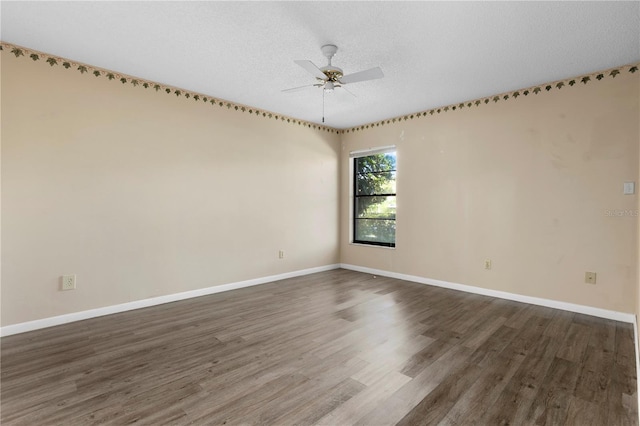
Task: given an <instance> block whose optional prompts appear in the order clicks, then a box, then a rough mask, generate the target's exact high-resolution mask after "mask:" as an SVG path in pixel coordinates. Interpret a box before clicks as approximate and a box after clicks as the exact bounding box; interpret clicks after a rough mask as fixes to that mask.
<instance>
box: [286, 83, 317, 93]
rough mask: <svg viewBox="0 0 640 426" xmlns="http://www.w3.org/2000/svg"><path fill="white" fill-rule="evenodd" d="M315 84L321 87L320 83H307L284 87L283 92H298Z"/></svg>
mask: <svg viewBox="0 0 640 426" xmlns="http://www.w3.org/2000/svg"><path fill="white" fill-rule="evenodd" d="M313 86H316V87H319V86H321V85H320V84H307V85H304V86H299V87H292V88H291V89H284V90H283V92H297V91H298V90H304V89H306V88H308V87H313Z"/></svg>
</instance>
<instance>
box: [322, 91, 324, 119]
mask: <svg viewBox="0 0 640 426" xmlns="http://www.w3.org/2000/svg"><path fill="white" fill-rule="evenodd" d="M322 122H323V123H324V88H323V89H322Z"/></svg>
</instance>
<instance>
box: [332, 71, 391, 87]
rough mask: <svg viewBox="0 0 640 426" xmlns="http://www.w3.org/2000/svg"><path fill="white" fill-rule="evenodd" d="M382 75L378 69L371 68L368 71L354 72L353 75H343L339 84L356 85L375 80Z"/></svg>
mask: <svg viewBox="0 0 640 426" xmlns="http://www.w3.org/2000/svg"><path fill="white" fill-rule="evenodd" d="M382 77H384V74H383V73H382V70H381V69H380V67H375V68H371V69H368V70H364V71H360V72H354V73H353V74H349V75H345V76H344V77H342V78H341V79H340V83H342V84H347V83H357V82H359V81H367V80H375V79H376V78H382Z"/></svg>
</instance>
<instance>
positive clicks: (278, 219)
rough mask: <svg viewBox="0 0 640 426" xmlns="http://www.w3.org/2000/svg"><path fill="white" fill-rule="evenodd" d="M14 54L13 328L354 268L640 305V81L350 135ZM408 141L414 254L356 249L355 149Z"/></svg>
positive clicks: (6, 147) (9, 318) (10, 187)
mask: <svg viewBox="0 0 640 426" xmlns="http://www.w3.org/2000/svg"><path fill="white" fill-rule="evenodd" d="M2 61H3V62H2V103H1V108H2V114H3V116H2V141H1V143H2V145H1V147H2V199H1V202H2V218H1V219H2V234H1V240H2V241H1V243H2V271H1V273H2V289H1V290H2V291H1V296H2V299H1V310H2V314H1V324H2V325H3V326H5V325H11V324H16V323H20V322H24V321H29V320H34V319H40V318H47V317H51V316H55V315H61V314H65V313H71V312H77V311H82V310H86V309H92V308H98V307H104V306H110V305H114V304H119V303H124V302H130V301H135V300H140V299H145V298H150V297H155V296H160V295H166V294H172V293H178V292H182V291H188V290H194V289H199V288H204V287H209V286H214V285H219V284H224V283H229V282H236V281H241V280H245V279H251V278H258V277H264V276H268V275H273V274H278V273H284V272H290V271H296V270H301V269H306V268H311V267H316V266H323V265H328V264H332V263H336V262H338V261H341V262H343V263H347V264H353V265H358V266H366V267H371V268H376V269H382V270H387V271H391V272H399V273H404V274H410V275H416V276H421V277H425V278H433V279H440V280H445V281H450V282H455V283H461V284H467V285H473V286H479V287H483V288H489V289H495V290H502V291H508V292H512V293H518V294H523V295H529V296H537V297H543V298H548V299H553V300H559V301H566V302H572V303H577V304H582V305H588V306H594V307H600V308H604V309H612V310H616V311H622V312H638V311H640V279H639V276H640V271H639V267H640V265H638V250H639V247H638V241H639V240H640V234H639V229H638V225H637V222H638V220H637V218H634V217H628V216H627V217H616V216H612V217H607V216H606V215H605V211H606V210H629V209H636V208H638V206H639V202H638V196H637V195H634V196H624V195H623V194H622V183H623V182H624V181H628V180H636V181H637V182H638V183H639V184H640V175H639V170H638V163H639V161H638V159H639V158H640V153H639V149H638V145H639V142H638V141H639V140H640V136H639V135H640V129H639V127H638V115H639V107H638V99H639V98H640V96H638V95H639V94H640V86H639V84H638V73H636V74H635V75H634V74H629V73H622V74H620V75H619V76H617V77H616V78H615V79H611V78H606V79H604V80H602V81H593V82H592V83H589V84H587V85H582V84H579V85H578V86H576V87H565V88H563V89H562V90H556V89H554V90H552V91H551V92H549V93H546V92H543V93H541V94H539V95H533V94H531V95H529V96H528V97H523V96H521V97H519V98H518V99H515V100H514V99H511V100H509V101H507V102H502V101H501V102H498V103H493V102H491V103H490V104H489V105H482V106H480V107H473V108H471V109H469V108H465V109H462V110H461V111H453V112H447V113H442V114H440V115H437V114H436V115H434V116H428V117H424V118H419V119H413V120H408V121H401V122H399V123H395V124H390V125H385V126H380V127H375V128H374V129H368V130H363V131H358V132H356V133H348V134H344V135H342V136H341V137H339V136H338V135H336V134H334V133H328V132H325V131H320V130H313V129H308V128H306V127H302V126H299V125H292V124H287V123H282V122H279V121H275V120H269V119H265V118H260V117H256V116H253V115H248V114H242V113H239V112H236V111H230V110H227V109H226V108H220V107H212V106H207V105H204V104H202V103H196V102H193V101H192V100H187V99H185V98H183V97H179V98H178V97H176V96H175V95H167V94H164V93H156V92H155V91H153V90H151V89H147V90H145V89H143V88H141V87H132V86H131V85H129V84H127V85H122V84H120V83H118V82H114V81H108V80H107V79H106V78H104V77H100V78H96V77H94V76H93V75H91V74H84V75H81V74H79V73H78V72H76V71H71V70H65V69H64V68H62V67H60V66H57V67H50V66H49V65H48V64H46V63H45V62H44V61H39V62H33V61H31V60H30V59H28V58H18V59H16V58H14V57H13V55H9V54H8V53H6V52H5V53H3V54H2ZM340 144H342V146H340ZM391 144H395V145H397V147H398V166H399V172H398V233H397V243H398V246H397V248H396V249H395V250H390V249H384V248H375V247H362V246H354V245H351V244H349V188H350V187H351V186H350V184H349V168H348V166H349V162H348V153H349V151H352V150H357V149H364V148H368V147H375V146H386V145H391ZM280 249H283V250H285V251H286V257H285V259H282V260H279V259H278V258H277V252H278V250H280ZM485 258H490V259H491V260H492V262H493V269H492V270H491V271H485V270H484V269H483V260H484V259H485ZM587 270H589V271H596V272H597V273H598V283H597V285H595V286H590V285H587V284H584V283H583V274H584V272H585V271H587ZM69 273H75V274H77V276H78V289H77V290H75V291H69V292H61V291H59V290H58V288H59V278H60V276H61V275H63V274H69Z"/></svg>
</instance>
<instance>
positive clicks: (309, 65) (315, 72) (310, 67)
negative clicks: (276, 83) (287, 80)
mask: <svg viewBox="0 0 640 426" xmlns="http://www.w3.org/2000/svg"><path fill="white" fill-rule="evenodd" d="M293 62H295V63H296V64H298V65H300V66H301V67H302V68H304V69H305V70H307V72H308V73H309V74H311V75H312V76H314V77H315V78H319V79H320V80H326V79H327V76H326V75H324V73H323V72H322V71H321V70H320V68H318V67H317V66H315V64H314V63H313V62H311V61H293Z"/></svg>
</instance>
